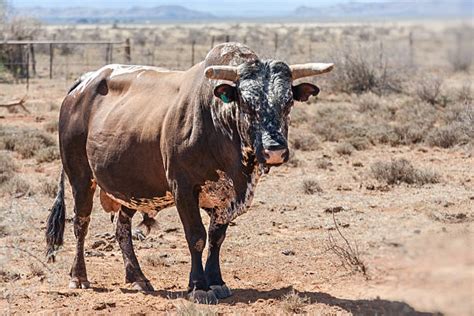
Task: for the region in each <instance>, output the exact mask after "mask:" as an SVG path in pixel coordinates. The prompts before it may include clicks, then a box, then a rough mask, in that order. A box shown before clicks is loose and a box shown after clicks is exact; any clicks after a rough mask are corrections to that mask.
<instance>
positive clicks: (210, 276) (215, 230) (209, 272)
mask: <svg viewBox="0 0 474 316" xmlns="http://www.w3.org/2000/svg"><path fill="white" fill-rule="evenodd" d="M228 226H229V225H228V224H217V223H216V221H215V217H214V216H211V223H210V224H209V232H208V233H209V250H208V254H207V260H206V269H205V274H206V280H207V283H208V284H209V287H210V288H211V289H212V290H213V291H214V294H215V295H216V297H217V298H218V299H223V298H226V297H229V296H231V295H232V292H231V291H230V289H229V288H228V287H227V285H225V282H224V281H223V280H222V275H221V267H220V262H219V252H220V249H221V245H222V243H223V242H224V239H225V233H226V231H227V227H228Z"/></svg>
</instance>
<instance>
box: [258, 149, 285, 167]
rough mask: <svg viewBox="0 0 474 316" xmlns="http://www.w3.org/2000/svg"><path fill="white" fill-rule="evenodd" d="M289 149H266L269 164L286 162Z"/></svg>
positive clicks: (264, 153) (266, 160) (265, 153)
mask: <svg viewBox="0 0 474 316" xmlns="http://www.w3.org/2000/svg"><path fill="white" fill-rule="evenodd" d="M287 151H288V149H286V148H285V149H278V150H269V149H265V150H264V151H263V155H264V157H265V162H266V163H267V165H279V164H282V163H284V162H285V155H286V152H287Z"/></svg>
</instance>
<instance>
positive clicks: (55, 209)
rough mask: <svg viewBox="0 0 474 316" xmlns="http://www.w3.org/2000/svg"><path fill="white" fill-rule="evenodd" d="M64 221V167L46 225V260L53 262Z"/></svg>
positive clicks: (62, 233) (61, 235) (59, 242)
mask: <svg viewBox="0 0 474 316" xmlns="http://www.w3.org/2000/svg"><path fill="white" fill-rule="evenodd" d="M65 222H66V205H65V203H64V169H63V170H61V177H60V180H59V185H58V193H57V195H56V199H55V200H54V203H53V206H52V207H51V209H50V213H49V216H48V223H47V225H46V245H47V248H46V258H47V259H48V262H54V261H55V257H56V252H57V251H58V249H59V247H60V246H61V245H62V244H63V236H64V225H65Z"/></svg>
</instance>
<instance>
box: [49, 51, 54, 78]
mask: <svg viewBox="0 0 474 316" xmlns="http://www.w3.org/2000/svg"><path fill="white" fill-rule="evenodd" d="M53 58H54V45H53V44H52V43H50V44H49V79H53Z"/></svg>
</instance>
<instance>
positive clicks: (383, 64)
mask: <svg viewBox="0 0 474 316" xmlns="http://www.w3.org/2000/svg"><path fill="white" fill-rule="evenodd" d="M334 51H336V52H338V54H337V55H336V56H333V60H334V63H335V64H336V65H337V67H336V68H335V70H334V74H333V76H332V78H333V86H334V88H335V89H336V90H340V91H343V92H347V93H357V94H360V93H364V92H369V91H371V92H374V93H376V94H379V95H380V94H384V93H387V92H401V90H402V88H401V83H402V80H401V76H400V69H401V65H400V64H397V65H392V64H391V60H389V59H388V58H387V56H386V54H385V51H384V49H383V47H382V46H381V45H370V44H367V45H364V46H362V45H360V44H359V45H355V44H349V45H347V46H342V47H337V48H336V49H335V50H334Z"/></svg>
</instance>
